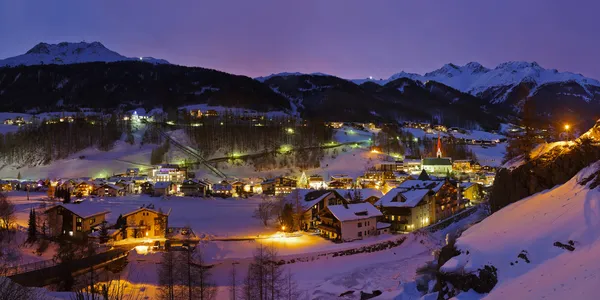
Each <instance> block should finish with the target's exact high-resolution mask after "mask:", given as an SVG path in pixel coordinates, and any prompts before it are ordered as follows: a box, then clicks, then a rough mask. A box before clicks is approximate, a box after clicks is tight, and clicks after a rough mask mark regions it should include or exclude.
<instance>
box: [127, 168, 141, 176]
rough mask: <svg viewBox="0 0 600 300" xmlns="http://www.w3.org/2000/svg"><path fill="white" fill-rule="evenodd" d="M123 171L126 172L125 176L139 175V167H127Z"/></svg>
mask: <svg viewBox="0 0 600 300" xmlns="http://www.w3.org/2000/svg"><path fill="white" fill-rule="evenodd" d="M125 173H126V174H127V176H138V175H140V169H139V168H128V169H127V171H125Z"/></svg>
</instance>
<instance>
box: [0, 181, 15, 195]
mask: <svg viewBox="0 0 600 300" xmlns="http://www.w3.org/2000/svg"><path fill="white" fill-rule="evenodd" d="M10 191H12V184H10V181H5V180H0V192H10Z"/></svg>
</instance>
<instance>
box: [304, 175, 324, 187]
mask: <svg viewBox="0 0 600 300" xmlns="http://www.w3.org/2000/svg"><path fill="white" fill-rule="evenodd" d="M308 186H309V187H310V188H311V189H315V190H320V189H326V188H327V183H326V182H325V180H324V179H323V176H321V175H311V176H310V177H309V178H308Z"/></svg>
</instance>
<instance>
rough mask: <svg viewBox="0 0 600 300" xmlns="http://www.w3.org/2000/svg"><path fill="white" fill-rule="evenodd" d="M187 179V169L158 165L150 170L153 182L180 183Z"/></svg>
mask: <svg viewBox="0 0 600 300" xmlns="http://www.w3.org/2000/svg"><path fill="white" fill-rule="evenodd" d="M186 178H187V169H186V168H184V167H179V166H178V165H169V164H167V165H159V166H156V167H155V168H154V169H152V180H153V181H154V182H159V181H170V182H174V183H181V182H183V181H184V180H185V179H186Z"/></svg>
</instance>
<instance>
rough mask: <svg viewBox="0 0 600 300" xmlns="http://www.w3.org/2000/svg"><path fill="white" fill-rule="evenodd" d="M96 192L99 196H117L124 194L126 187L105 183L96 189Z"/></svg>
mask: <svg viewBox="0 0 600 300" xmlns="http://www.w3.org/2000/svg"><path fill="white" fill-rule="evenodd" d="M94 194H96V195H98V197H117V196H124V195H125V189H124V188H123V187H121V186H118V185H114V184H110V183H105V184H103V185H101V186H99V187H98V188H96V190H94Z"/></svg>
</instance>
